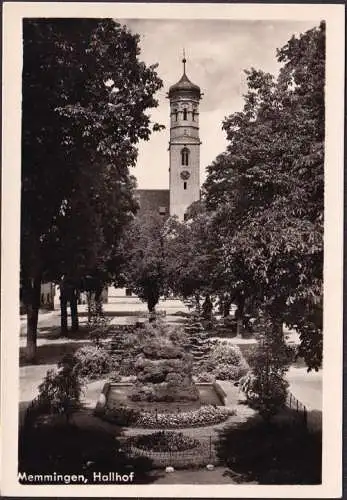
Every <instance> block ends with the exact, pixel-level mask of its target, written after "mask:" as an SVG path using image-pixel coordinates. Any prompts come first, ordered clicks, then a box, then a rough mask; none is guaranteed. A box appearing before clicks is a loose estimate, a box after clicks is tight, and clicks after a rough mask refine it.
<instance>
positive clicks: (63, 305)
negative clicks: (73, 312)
mask: <svg viewBox="0 0 347 500" xmlns="http://www.w3.org/2000/svg"><path fill="white" fill-rule="evenodd" d="M60 331H61V334H62V335H64V334H66V333H67V331H68V328H67V297H66V295H65V292H64V291H63V290H61V291H60Z"/></svg>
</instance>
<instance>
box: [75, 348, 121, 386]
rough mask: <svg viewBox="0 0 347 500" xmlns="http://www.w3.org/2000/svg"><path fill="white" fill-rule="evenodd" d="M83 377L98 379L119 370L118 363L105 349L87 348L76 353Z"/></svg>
mask: <svg viewBox="0 0 347 500" xmlns="http://www.w3.org/2000/svg"><path fill="white" fill-rule="evenodd" d="M75 356H76V359H77V363H78V370H79V374H80V376H81V377H84V378H87V379H91V380H92V379H96V378H98V377H100V376H102V375H106V374H108V373H110V372H111V371H112V370H115V369H116V368H117V363H116V361H115V360H113V359H112V357H111V355H110V354H109V352H108V351H107V350H106V349H104V348H103V347H98V346H95V345H90V346H85V347H81V348H80V349H78V350H77V351H76V353H75Z"/></svg>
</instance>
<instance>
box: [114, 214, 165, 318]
mask: <svg viewBox="0 0 347 500" xmlns="http://www.w3.org/2000/svg"><path fill="white" fill-rule="evenodd" d="M168 230H169V226H168V225H167V223H166V221H165V219H163V218H162V217H161V216H160V215H156V214H148V215H147V214H144V215H142V216H139V217H137V218H136V219H134V220H133V221H132V223H131V224H130V225H129V227H128V229H127V230H126V231H125V233H124V236H123V240H122V254H123V259H124V261H123V268H122V270H123V276H124V280H125V283H126V285H127V287H128V288H130V289H131V290H133V291H134V292H135V293H136V295H138V296H139V297H140V299H142V300H143V301H146V302H147V306H148V311H149V312H150V313H153V312H155V306H156V305H157V303H158V302H159V298H160V296H161V295H164V294H166V293H167V291H168V281H167V248H168V246H167V245H168V244H167V241H168V240H167V237H168Z"/></svg>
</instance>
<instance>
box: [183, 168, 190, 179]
mask: <svg viewBox="0 0 347 500" xmlns="http://www.w3.org/2000/svg"><path fill="white" fill-rule="evenodd" d="M189 177H190V173H189V172H188V170H183V171H182V172H181V179H182V180H184V181H187V180H188V179H189Z"/></svg>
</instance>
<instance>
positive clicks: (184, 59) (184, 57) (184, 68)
mask: <svg viewBox="0 0 347 500" xmlns="http://www.w3.org/2000/svg"><path fill="white" fill-rule="evenodd" d="M182 62H183V73H184V74H186V62H187V59H186V51H185V49H184V48H183V59H182Z"/></svg>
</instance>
